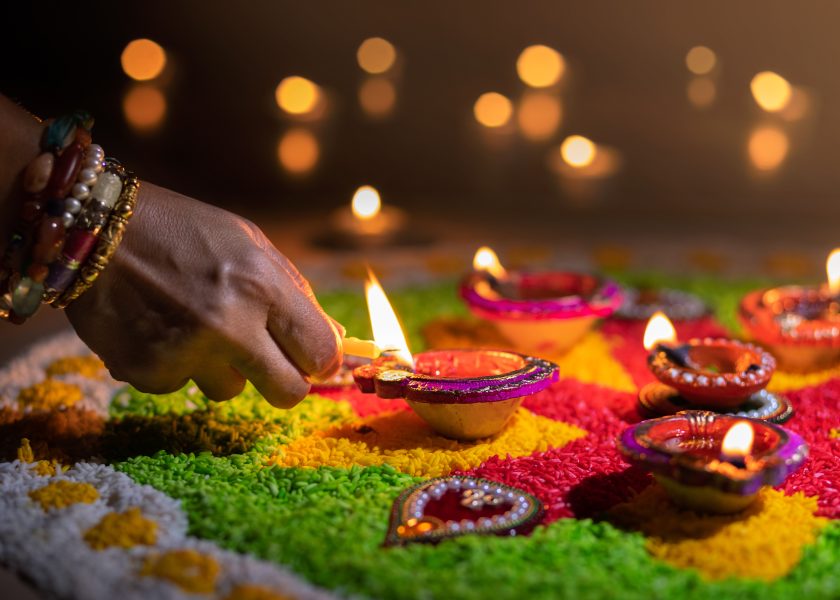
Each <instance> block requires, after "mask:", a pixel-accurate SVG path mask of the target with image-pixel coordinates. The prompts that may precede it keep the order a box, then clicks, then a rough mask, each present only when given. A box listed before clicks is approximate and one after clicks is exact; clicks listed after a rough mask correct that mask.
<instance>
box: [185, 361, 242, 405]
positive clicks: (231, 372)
mask: <svg viewBox="0 0 840 600" xmlns="http://www.w3.org/2000/svg"><path fill="white" fill-rule="evenodd" d="M192 380H193V381H194V382H195V384H196V385H197V386H198V388H199V389H200V390H201V391H202V392H203V393H204V395H205V396H207V397H208V398H209V399H210V400H230V399H231V398H233V397H234V396H238V395H239V394H241V393H242V390H243V389H245V378H244V377H243V376H242V375H241V374H240V373H239V371H237V370H236V369H234V368H232V367H230V366H229V365H208V366H206V367H202V368H201V369H200V370H199V371H198V372H196V373H193V376H192Z"/></svg>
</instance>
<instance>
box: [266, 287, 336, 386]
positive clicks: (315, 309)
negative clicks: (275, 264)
mask: <svg viewBox="0 0 840 600" xmlns="http://www.w3.org/2000/svg"><path fill="white" fill-rule="evenodd" d="M275 289H276V292H275V297H274V302H273V303H272V305H271V306H270V308H269V311H268V321H267V328H268V331H269V333H270V334H271V337H272V338H273V339H274V341H275V343H276V344H277V345H278V346H279V347H280V348H282V350H283V352H284V353H285V354H286V356H288V357H289V358H290V359H291V360H292V362H294V364H295V365H296V366H297V367H298V368H299V369H300V370H301V371H303V372H304V373H305V374H307V375H309V376H311V377H315V378H318V379H324V378H327V377H330V376H331V375H333V374H334V373H335V372H336V371H337V370H338V368H339V366H340V365H341V335H340V333H339V329H338V328H337V327H336V326H335V325H334V323H333V321H332V320H331V319H330V318H329V317H328V316H327V314H326V313H325V312H324V311H323V309H322V308H321V307H320V305H318V302H317V301H316V300H315V298H314V296H310V295H308V294H307V293H306V292H305V291H304V290H302V289H301V288H300V287H298V286H297V285H296V284H295V283H294V281H292V280H290V279H289V278H288V277H284V276H283V275H282V272H280V273H278V279H277V283H276V286H275Z"/></svg>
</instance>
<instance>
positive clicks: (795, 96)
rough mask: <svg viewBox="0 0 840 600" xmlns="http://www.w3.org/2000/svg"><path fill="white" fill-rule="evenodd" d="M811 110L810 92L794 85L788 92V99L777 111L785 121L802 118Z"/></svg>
mask: <svg viewBox="0 0 840 600" xmlns="http://www.w3.org/2000/svg"><path fill="white" fill-rule="evenodd" d="M812 110H813V99H812V96H811V93H810V92H808V91H807V90H804V89H802V88H800V87H794V88H793V90H792V91H791V94H790V101H789V102H788V103H787V105H786V106H785V107H784V108H783V109H782V110H781V111H779V115H780V116H781V117H782V118H783V119H784V120H786V121H799V120H801V119H804V118H805V117H807V116H808V115H809V114H811V112H812Z"/></svg>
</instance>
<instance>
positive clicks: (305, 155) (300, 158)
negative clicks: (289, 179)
mask: <svg viewBox="0 0 840 600" xmlns="http://www.w3.org/2000/svg"><path fill="white" fill-rule="evenodd" d="M320 155H321V150H320V145H319V144H318V139H317V138H316V137H315V135H314V134H313V133H312V132H311V131H309V130H308V129H306V128H304V127H294V128H292V129H289V130H288V131H287V132H285V133H284V134H283V135H282V136H280V141H279V142H278V143H277V160H278V161H279V163H280V166H281V167H283V169H284V170H286V171H287V172H288V173H290V174H292V175H306V174H307V173H310V172H311V171H312V170H313V169H314V168H315V166H316V165H317V164H318V159H319V158H320Z"/></svg>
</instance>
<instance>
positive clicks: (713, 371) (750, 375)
mask: <svg viewBox="0 0 840 600" xmlns="http://www.w3.org/2000/svg"><path fill="white" fill-rule="evenodd" d="M676 339H677V336H676V331H675V330H674V327H673V325H672V324H671V322H670V321H669V320H668V318H667V317H666V316H665V315H663V314H661V313H658V314H656V315H654V316H653V317H651V319H650V321H649V322H648V326H647V328H646V330H645V338H644V346H645V349H647V350H649V351H650V354H649V355H648V367H649V368H650V370H651V372H652V373H653V375H654V376H655V377H656V378H657V379H658V380H659V383H653V384H648V385H647V386H645V387H643V388H642V390H641V391H640V392H639V405H640V408H641V409H642V412H646V413H651V414H671V413H673V412H676V411H678V410H684V409H693V408H703V409H708V410H713V411H715V412H719V413H734V414H736V415H740V416H745V417H753V418H762V419H767V420H774V421H778V422H781V421H784V420H787V419H788V418H790V416H791V415H792V414H793V409H792V407H791V405H790V403H789V402H788V401H787V400H786V399H785V398H783V397H781V396H777V395H775V394H771V393H769V392H767V391H766V390H765V389H764V388H765V387H766V386H767V384H768V383H769V382H770V378H771V377H772V376H773V372H774V371H775V369H776V361H775V359H774V358H773V356H771V355H770V354H769V353H768V352H765V351H764V350H762V349H761V348H759V347H758V346H754V345H752V344H747V343H744V342H740V341H737V340H728V339H722V338H715V339H713V338H703V339H692V340H689V341H688V342H685V343H677V341H676Z"/></svg>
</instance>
